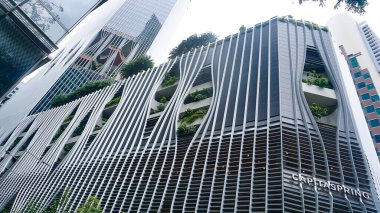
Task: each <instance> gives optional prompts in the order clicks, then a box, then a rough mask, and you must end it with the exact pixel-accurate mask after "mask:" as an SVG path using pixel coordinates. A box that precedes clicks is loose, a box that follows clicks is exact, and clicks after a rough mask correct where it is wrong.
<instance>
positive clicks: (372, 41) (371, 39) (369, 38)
mask: <svg viewBox="0 0 380 213" xmlns="http://www.w3.org/2000/svg"><path fill="white" fill-rule="evenodd" d="M360 29H361V31H362V35H363V37H364V40H365V41H366V44H367V47H368V49H369V52H370V54H371V56H372V59H373V61H374V64H375V65H376V68H377V72H380V40H379V38H378V37H377V35H376V34H375V33H374V32H373V30H372V29H371V27H370V26H369V25H368V24H367V23H365V22H364V23H361V24H360Z"/></svg>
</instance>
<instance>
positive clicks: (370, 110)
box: [365, 105, 377, 113]
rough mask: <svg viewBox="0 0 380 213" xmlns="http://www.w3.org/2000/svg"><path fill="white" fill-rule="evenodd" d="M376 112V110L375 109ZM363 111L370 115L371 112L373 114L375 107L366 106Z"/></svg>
mask: <svg viewBox="0 0 380 213" xmlns="http://www.w3.org/2000/svg"><path fill="white" fill-rule="evenodd" d="M376 110H377V109H376ZM365 111H366V112H367V113H371V112H374V111H375V107H373V106H372V105H371V106H367V107H365Z"/></svg>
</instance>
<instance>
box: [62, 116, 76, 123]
mask: <svg viewBox="0 0 380 213" xmlns="http://www.w3.org/2000/svg"><path fill="white" fill-rule="evenodd" d="M73 118H74V115H69V116H67V118H65V120H64V121H63V122H69V121H71V120H72V119H73Z"/></svg>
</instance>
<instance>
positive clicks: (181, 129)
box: [177, 124, 197, 135]
mask: <svg viewBox="0 0 380 213" xmlns="http://www.w3.org/2000/svg"><path fill="white" fill-rule="evenodd" d="M196 131H197V127H196V126H194V125H186V124H180V125H179V126H178V128H177V134H178V135H188V134H194V133H195V132H196Z"/></svg>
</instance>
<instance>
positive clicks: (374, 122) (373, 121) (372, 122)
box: [369, 118, 380, 127]
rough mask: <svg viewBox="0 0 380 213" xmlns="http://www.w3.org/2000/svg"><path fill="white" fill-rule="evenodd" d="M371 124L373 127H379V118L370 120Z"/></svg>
mask: <svg viewBox="0 0 380 213" xmlns="http://www.w3.org/2000/svg"><path fill="white" fill-rule="evenodd" d="M369 125H370V126H371V127H377V126H380V122H379V120H378V119H377V118H376V119H373V120H370V121H369Z"/></svg>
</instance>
